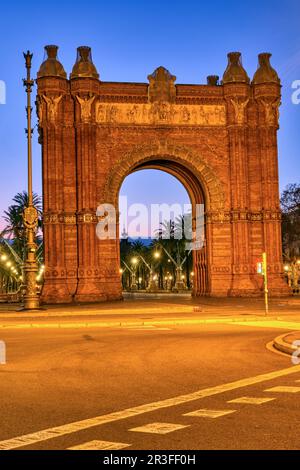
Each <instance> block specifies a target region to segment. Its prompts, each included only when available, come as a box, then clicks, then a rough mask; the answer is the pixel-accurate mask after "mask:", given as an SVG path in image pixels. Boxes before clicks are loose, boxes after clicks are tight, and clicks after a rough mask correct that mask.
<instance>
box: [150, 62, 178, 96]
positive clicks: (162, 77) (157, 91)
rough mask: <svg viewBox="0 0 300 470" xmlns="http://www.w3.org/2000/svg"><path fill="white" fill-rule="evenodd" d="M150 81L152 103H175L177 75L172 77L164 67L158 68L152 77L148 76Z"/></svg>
mask: <svg viewBox="0 0 300 470" xmlns="http://www.w3.org/2000/svg"><path fill="white" fill-rule="evenodd" d="M148 80H149V88H148V99H149V102H150V103H153V102H155V101H163V102H169V103H174V101H175V99H176V87H175V83H174V82H175V80H176V77H175V75H172V74H171V73H170V72H169V71H168V70H167V69H165V68H164V67H158V68H157V69H156V70H154V72H153V73H152V74H151V75H148Z"/></svg>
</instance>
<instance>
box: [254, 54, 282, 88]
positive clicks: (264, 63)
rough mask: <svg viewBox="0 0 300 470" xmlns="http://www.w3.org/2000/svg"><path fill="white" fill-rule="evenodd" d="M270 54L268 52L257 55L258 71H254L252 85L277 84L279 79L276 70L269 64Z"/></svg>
mask: <svg viewBox="0 0 300 470" xmlns="http://www.w3.org/2000/svg"><path fill="white" fill-rule="evenodd" d="M271 56H272V54H270V53H269V52H262V53H261V54H258V69H257V70H256V72H255V74H254V77H253V81H252V83H254V85H257V84H258V83H278V84H280V79H279V77H278V75H277V72H276V70H274V69H273V67H272V66H271V64H270V57H271Z"/></svg>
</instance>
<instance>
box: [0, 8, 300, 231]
mask: <svg viewBox="0 0 300 470" xmlns="http://www.w3.org/2000/svg"><path fill="white" fill-rule="evenodd" d="M0 17H1V28H0V40H1V42H0V44H1V60H0V80H1V81H3V82H5V84H6V104H0V123H1V125H0V156H1V180H0V181H1V182H0V196H1V198H0V216H1V215H2V214H3V210H5V209H6V208H7V206H8V205H9V204H10V203H11V200H12V197H13V196H14V195H15V194H16V193H17V192H18V191H22V190H23V189H25V188H26V138H25V134H24V127H25V126H26V116H25V109H24V108H25V104H26V96H25V92H24V88H23V86H22V78H23V77H24V75H25V69H24V59H23V55H22V52H23V51H25V50H27V49H30V50H31V51H32V52H33V54H34V57H33V76H35V75H36V72H37V69H38V68H39V65H40V64H41V62H42V61H43V58H44V46H45V45H47V44H57V45H58V46H59V47H60V49H59V59H60V61H61V62H62V63H63V65H64V67H65V70H66V71H67V72H68V73H70V71H71V69H72V66H73V64H74V62H75V58H76V48H77V47H78V46H80V45H88V46H91V47H92V54H93V60H94V63H95V65H96V66H97V69H98V72H99V73H100V78H101V79H102V80H104V81H135V82H136V81H142V82H145V81H147V78H146V77H147V75H148V74H149V73H151V72H152V71H153V70H154V69H155V68H156V67H158V66H159V65H163V66H165V67H166V68H168V69H169V70H170V71H171V72H172V73H173V74H174V75H176V76H177V83H205V82H206V76H207V75H210V74H217V75H220V77H221V76H222V74H223V72H224V70H225V68H226V64H227V53H228V52H230V51H241V52H242V58H243V65H244V67H245V68H246V70H247V72H248V74H249V76H250V77H252V76H253V74H254V72H255V70H256V68H257V54H258V53H260V52H271V53H272V54H273V56H272V59H271V61H272V65H273V66H274V68H275V69H276V70H277V71H278V73H279V75H280V77H281V80H282V95H283V96H282V106H281V109H280V114H281V128H280V131H279V135H278V138H279V169H280V187H281V189H282V188H283V187H284V186H286V185H287V184H288V183H293V182H299V180H300V164H299V139H300V133H299V121H300V104H299V105H298V106H297V105H295V104H292V100H291V96H292V92H293V90H292V83H293V81H295V80H300V2H299V0H287V1H284V2H283V1H282V0H260V1H256V0H253V1H252V2H244V1H241V0H239V1H235V0H227V1H225V0H224V1H220V0H215V1H214V2H207V1H200V0H198V1H193V0H185V1H177V0H173V1H164V0H159V1H158V0H151V1H147V2H146V1H144V0H139V1H135V0H128V1H117V0H112V1H109V2H108V1H105V2H104V1H101V0H98V1H91V0H85V1H83V2H79V1H77V0H74V1H72V2H70V1H65V0H60V1H59V2H58V1H56V0H53V1H51V2H41V1H35V0H31V1H30V2H29V3H26V2H23V1H22V2H21V1H12V2H1V9H0ZM0 101H1V96H0ZM34 121H35V122H36V119H35V120H34ZM33 152H34V190H35V191H36V192H38V193H40V194H41V192H42V188H41V150H40V146H39V144H38V143H37V132H35V134H34V143H33ZM154 187H155V200H154V201H153V197H152V192H153V188H154ZM162 188H164V190H162ZM166 188H167V189H166ZM161 190H162V191H161ZM160 191H161V193H160ZM122 194H123V195H124V194H126V195H127V196H128V200H129V204H130V203H131V202H145V203H147V204H150V203H151V202H157V199H159V198H160V199H161V201H160V202H166V203H174V202H181V203H185V202H187V200H188V199H187V195H186V193H185V191H184V189H183V188H182V187H181V186H180V184H179V183H178V182H177V181H176V180H175V179H173V178H171V177H170V176H167V175H165V174H164V175H162V176H161V177H160V176H159V175H158V173H157V172H155V171H153V172H151V171H146V170H145V171H143V172H138V173H135V174H133V175H130V176H129V177H128V178H127V179H126V180H125V182H124V184H123V187H122ZM0 224H1V220H0ZM0 226H1V225H0Z"/></svg>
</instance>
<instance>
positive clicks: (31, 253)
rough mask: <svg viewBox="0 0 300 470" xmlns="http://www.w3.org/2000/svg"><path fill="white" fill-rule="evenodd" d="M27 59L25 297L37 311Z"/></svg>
mask: <svg viewBox="0 0 300 470" xmlns="http://www.w3.org/2000/svg"><path fill="white" fill-rule="evenodd" d="M23 55H24V59H25V66H26V70H27V77H26V79H24V80H23V83H24V86H25V88H26V93H27V107H26V113H27V129H25V132H26V134H27V160H28V162H27V165H28V206H27V207H26V208H25V209H24V212H23V222H24V227H25V229H26V261H25V265H24V278H25V295H24V310H37V309H39V307H40V300H39V295H38V290H37V285H36V276H37V272H38V265H37V260H36V244H35V233H36V229H37V225H38V212H37V210H36V208H35V207H34V205H33V191H32V145H31V138H32V129H31V112H32V107H31V92H32V87H33V86H34V80H32V79H31V77H30V72H31V59H32V54H30V52H29V51H27V52H26V53H24V54H23Z"/></svg>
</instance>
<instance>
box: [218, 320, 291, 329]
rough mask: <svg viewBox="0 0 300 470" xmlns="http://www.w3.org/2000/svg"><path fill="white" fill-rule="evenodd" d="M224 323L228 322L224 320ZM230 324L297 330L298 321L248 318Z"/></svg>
mask: <svg viewBox="0 0 300 470" xmlns="http://www.w3.org/2000/svg"><path fill="white" fill-rule="evenodd" d="M224 323H226V324H229V322H227V321H226V320H224ZM230 325H238V326H257V327H259V328H279V329H281V330H299V329H300V322H288V321H280V320H257V321H255V320H249V321H234V322H230Z"/></svg>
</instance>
